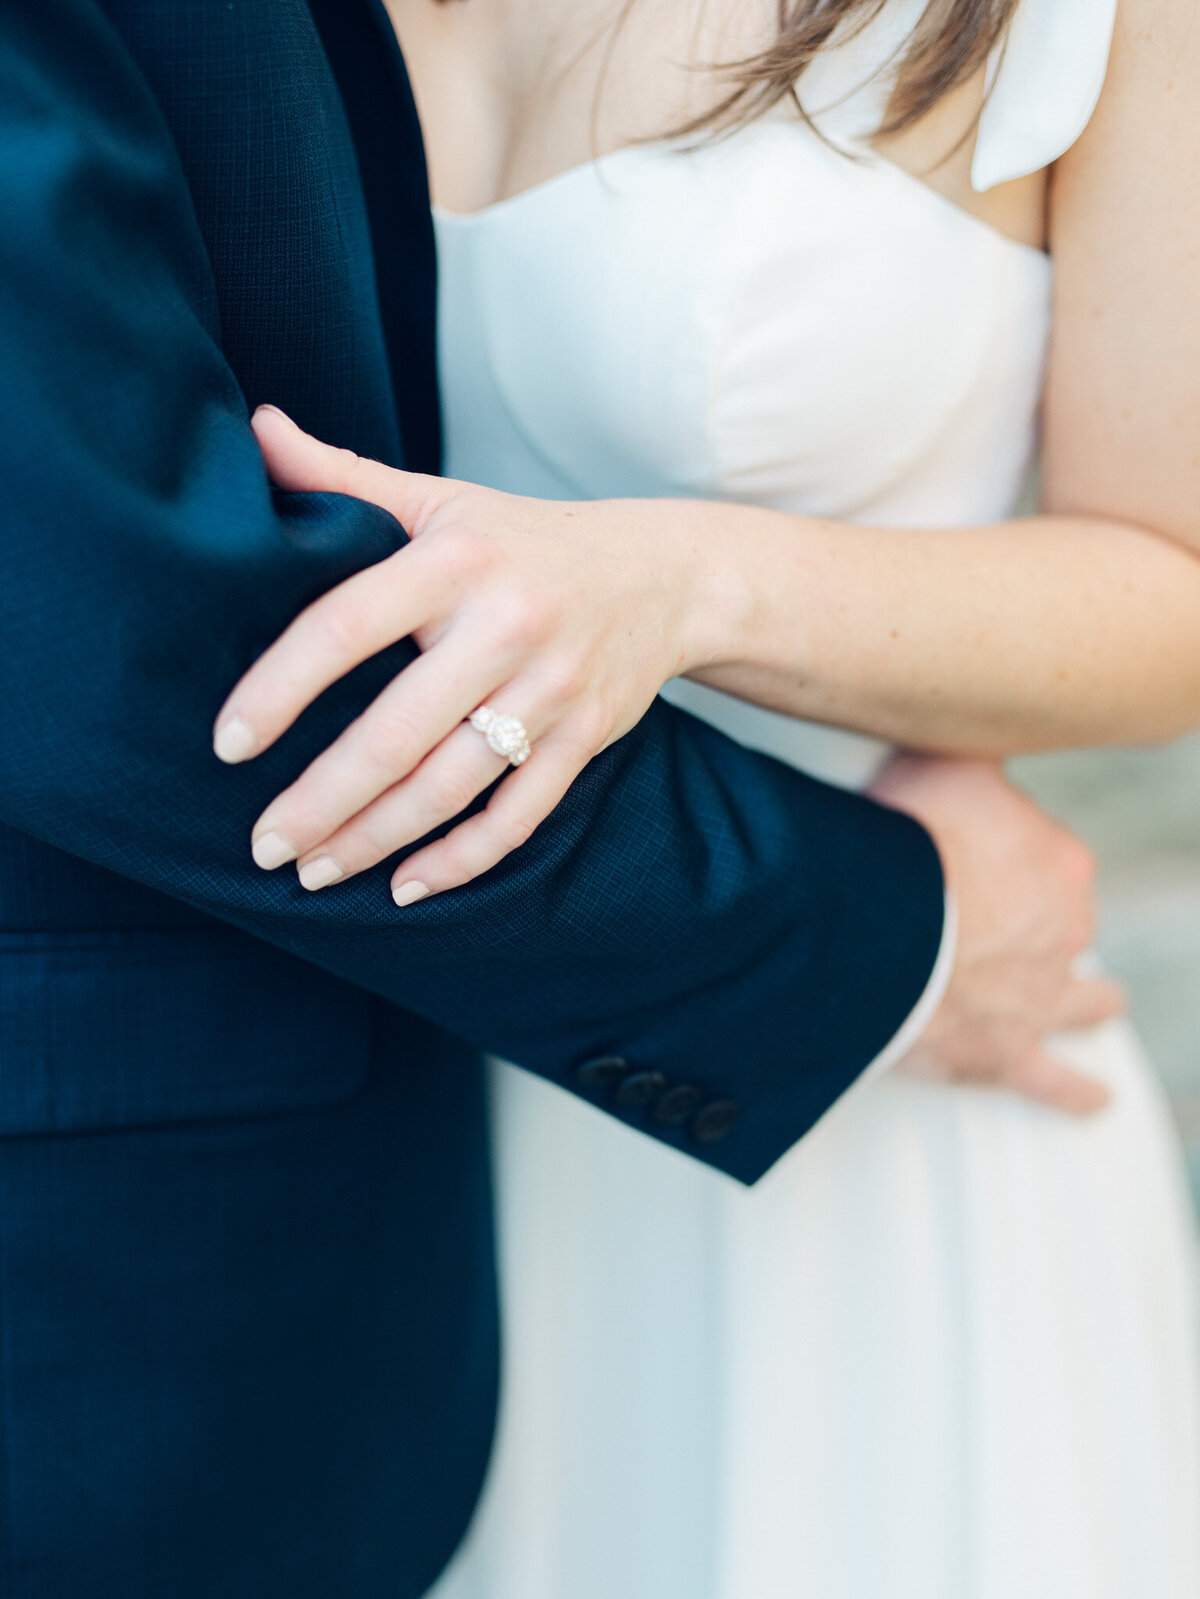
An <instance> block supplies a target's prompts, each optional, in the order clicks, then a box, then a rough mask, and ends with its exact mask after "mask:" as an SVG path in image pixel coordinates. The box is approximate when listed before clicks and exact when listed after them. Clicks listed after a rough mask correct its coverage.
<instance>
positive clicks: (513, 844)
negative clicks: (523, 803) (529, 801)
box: [492, 811, 537, 855]
mask: <svg viewBox="0 0 1200 1599" xmlns="http://www.w3.org/2000/svg"><path fill="white" fill-rule="evenodd" d="M536 827H537V821H536V819H535V818H534V817H532V816H530V815H528V814H527V813H526V812H524V811H513V812H509V813H507V814H505V815H503V816H500V817H497V818H496V820H495V825H494V826H493V829H492V836H493V838H494V839H495V841H496V844H497V845H498V846H499V848H500V849H501V850H502V851H503V852H504V854H506V855H507V854H509V853H510V852H511V851H513V850H515V849H520V848H521V845H522V844H527V843H528V842H529V840H530V838H531V837H532V836H533V833H534V829H535V828H536Z"/></svg>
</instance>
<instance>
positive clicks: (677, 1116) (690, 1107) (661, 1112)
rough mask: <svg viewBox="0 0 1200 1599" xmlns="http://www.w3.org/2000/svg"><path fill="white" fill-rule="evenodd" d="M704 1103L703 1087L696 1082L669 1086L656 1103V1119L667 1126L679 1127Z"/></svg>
mask: <svg viewBox="0 0 1200 1599" xmlns="http://www.w3.org/2000/svg"><path fill="white" fill-rule="evenodd" d="M703 1103H704V1090H703V1089H702V1088H697V1087H696V1085H695V1084H694V1083H680V1084H679V1085H678V1086H677V1087H675V1088H668V1089H667V1091H666V1093H665V1094H664V1095H663V1096H662V1098H661V1099H660V1100H659V1102H658V1104H657V1105H655V1107H654V1119H655V1121H659V1122H662V1123H663V1125H664V1126H666V1127H677V1126H678V1125H679V1123H680V1122H685V1121H687V1119H688V1117H689V1116H691V1115H692V1114H693V1113H694V1112H696V1111H698V1110H699V1109H700V1107H701V1105H703Z"/></svg>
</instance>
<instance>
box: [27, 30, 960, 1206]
mask: <svg viewBox="0 0 1200 1599" xmlns="http://www.w3.org/2000/svg"><path fill="white" fill-rule="evenodd" d="M0 15H3V17H4V20H5V22H6V24H7V25H8V26H7V33H8V36H7V38H6V40H5V48H4V52H3V55H2V57H0V341H2V347H0V457H2V460H3V476H2V480H0V537H2V540H3V575H2V582H0V628H2V637H3V640H4V649H5V659H4V664H5V673H4V690H3V694H2V695H0V817H2V819H3V820H4V821H5V822H6V823H8V824H10V825H12V826H15V827H17V828H19V829H21V830H23V831H25V832H27V833H29V834H32V835H35V836H36V837H38V838H41V839H43V840H45V841H47V842H49V843H51V844H53V845H56V846H58V847H59V848H62V849H65V850H68V851H71V852H72V853H74V854H77V855H80V856H83V857H86V858H87V859H89V860H91V861H94V862H97V863H99V864H101V865H103V866H105V867H108V868H110V869H112V870H114V871H117V872H120V873H123V874H125V875H127V876H129V877H131V878H134V879H137V880H138V881H140V882H143V883H146V884H149V885H151V886H153V887H154V888H156V889H159V890H162V891H164V892H166V893H168V894H171V895H174V896H176V897H178V898H179V899H181V900H185V901H187V902H189V903H191V904H193V905H195V906H198V907H201V908H202V909H203V910H205V911H207V912H210V913H212V914H213V915H215V916H218V917H221V918H223V919H224V920H226V921H227V922H230V923H233V924H234V925H236V926H238V927H241V928H244V929H246V930H247V931H249V932H251V933H253V934H256V935H258V936H260V937H262V938H264V939H268V940H270V941H272V942H273V943H275V944H278V945H280V946H282V947H284V948H285V949H288V950H290V951H293V952H294V953H296V954H297V955H300V956H303V957H305V958H306V959H308V960H310V961H313V962H316V963H318V964H320V965H321V966H324V967H326V968H328V969H329V970H331V971H333V972H336V973H338V974H339V975H341V976H343V977H345V978H348V979H350V980H351V981H352V982H355V983H357V984H360V985H362V986H363V987H366V988H368V989H371V990H374V991H375V992H376V993H378V994H381V995H383V996H384V997H386V998H387V999H389V1000H393V1001H396V1002H398V1003H399V1004H401V1005H404V1006H407V1007H409V1008H411V1009H413V1010H415V1011H418V1012H420V1013H422V1014H424V1015H426V1016H428V1017H430V1018H432V1019H433V1020H435V1021H437V1022H440V1023H442V1024H443V1025H445V1026H447V1027H450V1028H452V1029H453V1030H454V1031H456V1032H458V1033H460V1034H462V1035H465V1036H466V1037H468V1038H470V1039H472V1040H474V1041H475V1042H476V1043H478V1044H480V1045H481V1046H485V1047H487V1048H490V1049H493V1050H496V1051H499V1052H501V1053H503V1054H505V1055H507V1056H509V1057H511V1058H512V1059H514V1060H516V1061H518V1062H520V1063H522V1064H523V1065H525V1066H528V1067H530V1068H532V1069H533V1070H535V1071H537V1072H539V1073H541V1074H542V1075H543V1076H545V1077H547V1078H550V1079H551V1080H553V1081H555V1082H558V1083H560V1084H562V1085H563V1086H565V1087H567V1088H570V1089H573V1090H574V1091H576V1092H580V1093H583V1094H585V1095H587V1096H589V1097H592V1098H593V1099H595V1100H596V1101H597V1102H598V1103H601V1104H603V1105H604V1106H605V1107H606V1108H608V1109H609V1110H611V1111H613V1113H615V1114H616V1115H618V1116H621V1117H623V1118H624V1119H626V1120H628V1121H629V1122H631V1123H633V1124H634V1125H638V1126H642V1127H644V1128H645V1129H646V1130H647V1131H649V1132H651V1133H653V1134H654V1135H655V1136H657V1137H659V1138H660V1139H662V1140H663V1141H664V1142H667V1143H671V1144H674V1145H676V1146H677V1147H679V1148H682V1149H685V1150H687V1151H689V1152H691V1153H693V1154H696V1155H698V1156H700V1157H701V1158H703V1159H706V1160H709V1161H711V1162H712V1163H713V1164H714V1165H717V1166H719V1167H721V1168H722V1169H724V1170H726V1171H728V1172H730V1173H732V1174H734V1175H736V1176H738V1177H740V1178H742V1179H745V1180H753V1179H755V1178H756V1177H758V1176H759V1175H760V1174H761V1173H762V1172H763V1171H764V1170H765V1169H766V1168H767V1167H768V1166H769V1165H770V1164H771V1162H772V1161H773V1160H774V1159H775V1158H776V1157H778V1156H779V1155H780V1154H781V1153H782V1152H783V1151H784V1150H786V1149H787V1148H788V1147H789V1146H790V1145H791V1144H793V1143H794V1142H795V1140H796V1139H798V1138H799V1137H800V1136H801V1135H802V1134H803V1133H804V1132H805V1131H806V1129H807V1128H809V1127H810V1126H811V1125H812V1123H813V1122H814V1121H815V1120H816V1118H817V1117H819V1116H820V1115H821V1114H822V1113H823V1112H824V1111H825V1110H826V1109H827V1108H828V1107H829V1105H830V1104H831V1103H832V1102H833V1101H834V1099H836V1098H837V1096H838V1095H839V1094H840V1093H841V1092H842V1091H843V1090H844V1089H845V1088H846V1087H847V1085H848V1084H849V1083H851V1082H852V1081H853V1080H854V1078H855V1077H856V1076H857V1075H858V1074H859V1073H860V1072H861V1070H862V1069H863V1068H864V1066H865V1065H866V1064H867V1063H868V1062H869V1061H870V1060H871V1059H872V1057H873V1056H875V1055H876V1054H877V1053H878V1052H879V1051H880V1050H881V1049H882V1048H883V1047H884V1046H885V1045H886V1044H887V1042H888V1040H889V1039H890V1038H892V1037H893V1035H894V1034H895V1033H896V1032H897V1030H898V1029H899V1028H900V1026H901V1024H902V1023H903V1022H904V1020H905V1018H906V1017H907V1016H908V1015H909V1013H910V1012H911V1011H912V1010H913V1007H914V1005H915V1004H916V1002H917V1001H918V999H919V997H920V996H921V994H922V991H923V990H924V989H925V987H926V984H927V981H928V979H929V976H930V973H931V970H932V968H933V966H934V961H935V957H936V955H937V951H938V948H939V941H940V939H941V934H942V922H943V887H942V878H941V871H940V867H939V863H938V859H937V855H936V852H935V850H934V848H933V845H932V843H931V842H930V840H929V838H928V837H927V835H926V834H925V833H924V832H923V831H922V830H921V829H920V828H919V827H918V826H917V825H916V824H915V823H913V822H912V821H910V820H908V819H906V818H904V817H902V816H900V815H898V814H896V813H894V812H891V811H887V810H884V809H881V808H879V807H877V806H875V805H873V804H870V803H868V802H867V801H865V800H861V799H858V798H855V797H851V796H848V795H845V794H843V793H840V792H837V791H835V790H833V789H830V788H827V787H824V786H822V785H820V784H818V783H815V782H812V781H809V780H807V779H805V778H804V777H802V776H800V775H798V774H796V773H794V772H792V771H791V770H789V769H786V768H784V767H782V766H780V765H778V764H776V763H774V762H772V761H770V760H767V759H765V758H763V757H761V756H758V755H755V754H751V753H749V752H746V751H744V750H742V749H740V748H739V747H737V746H736V745H734V744H732V743H730V742H728V741H727V740H726V739H724V738H723V737H722V736H721V735H719V734H718V733H716V732H715V731H713V730H711V729H709V728H707V727H706V726H704V725H702V724H700V723H697V722H695V721H694V720H692V719H690V718H688V717H686V716H684V715H682V714H680V713H678V712H676V711H673V710H671V709H670V708H668V707H666V706H665V705H661V704H660V705H658V706H656V707H655V708H654V709H653V710H652V712H651V713H650V714H649V715H648V716H647V718H646V719H645V721H644V722H643V723H642V724H641V726H640V727H639V728H637V730H636V731H635V732H634V733H632V734H631V735H630V736H629V737H628V738H626V739H625V740H623V741H622V742H621V743H620V744H619V745H617V746H615V747H614V748H612V749H611V750H609V751H608V752H607V753H606V754H605V755H604V756H602V757H601V758H600V759H598V760H597V761H595V762H594V763H593V765H592V766H591V767H590V768H589V769H588V771H587V772H586V773H585V775H584V776H583V778H582V779H581V780H580V781H579V783H578V784H577V785H576V787H575V789H574V790H573V791H572V792H571V794H570V795H569V797H568V798H567V800H566V801H565V802H564V803H563V804H562V806H561V807H560V808H559V810H558V811H557V812H556V813H555V815H554V816H553V817H552V818H551V820H550V821H549V822H548V823H547V824H546V825H545V826H544V827H543V828H542V829H541V830H540V831H539V832H538V833H537V834H536V836H535V837H534V839H533V840H532V841H531V842H530V844H529V845H528V846H527V847H526V848H524V849H523V850H521V851H520V852H519V853H518V854H517V855H516V856H515V857H514V858H512V859H510V860H509V861H506V862H505V863H504V865H503V866H502V867H500V868H499V869H497V870H496V871H494V872H493V873H491V874H489V875H488V876H487V877H486V878H485V879H483V880H481V881H479V882H477V883H474V884H472V885H471V886H470V887H469V888H466V889H463V890H460V891H457V892H454V893H450V894H446V895H444V896H440V897H438V898H436V899H434V900H432V901H429V902H426V903H424V904H421V905H417V906H415V907H413V908H410V909H409V910H407V911H398V910H397V909H396V907H395V906H394V905H393V904H392V901H391V899H390V897H389V895H388V892H387V887H386V880H385V879H384V878H383V877H381V876H380V875H379V874H377V873H372V874H369V875H367V876H366V877H364V878H362V879H359V880H356V881H354V882H353V883H350V884H349V885H347V886H346V887H345V888H344V889H340V890H338V891H337V892H336V893H329V894H321V895H309V894H306V893H304V892H303V891H302V890H301V889H300V888H299V887H298V886H297V884H296V883H295V881H294V879H293V878H291V876H290V874H288V875H287V876H286V877H285V876H282V875H281V876H276V877H265V876H264V875H263V874H261V873H260V872H258V871H257V870H256V869H255V868H254V867H253V865H252V864H251V862H250V858H249V853H248V847H247V841H248V836H249V829H250V825H251V823H252V822H253V820H254V818H255V816H256V815H257V814H258V812H259V811H260V810H261V808H262V807H263V805H264V804H265V802H266V801H267V800H268V799H269V798H270V797H271V796H272V795H273V794H275V793H277V792H278V791H279V789H280V788H281V787H282V786H283V785H284V784H285V783H286V782H287V781H288V780H289V779H290V778H291V777H293V776H294V775H295V774H296V773H297V772H298V771H299V770H300V769H301V768H302V767H303V766H304V765H305V764H306V763H307V761H308V760H309V759H311V758H312V756H313V755H314V754H315V753H316V752H317V751H318V750H319V749H321V748H322V747H324V746H325V745H327V744H328V743H329V742H330V740H331V738H332V737H333V736H334V735H335V733H336V732H337V731H338V730H340V729H341V728H342V727H343V726H344V725H345V724H346V723H347V722H348V721H349V720H350V719H351V718H352V717H353V716H354V715H355V714H357V713H358V712H359V711H360V710H361V709H362V707H363V706H364V705H365V704H366V703H367V702H368V701H369V700H370V699H371V698H373V697H374V695H375V694H376V693H377V692H378V690H379V689H380V687H381V686H382V685H383V683H384V682H385V681H386V680H387V679H388V678H389V677H390V676H391V675H393V674H394V673H395V671H396V670H397V668H398V666H400V665H401V664H402V663H403V660H404V659H405V656H404V654H403V652H401V651H391V652H388V653H387V654H386V655H384V656H381V657H380V658H378V659H377V660H375V661H374V662H372V663H370V664H369V665H368V666H367V667H366V668H364V669H363V670H361V671H360V672H359V673H356V674H355V675H354V676H353V677H351V678H350V679H349V680H347V681H346V682H345V683H343V684H341V685H339V686H338V687H336V688H335V689H333V690H331V691H330V692H329V693H328V694H327V695H326V696H324V698H323V699H322V700H321V702H320V703H319V704H318V705H317V706H316V707H315V708H314V709H313V711H312V712H311V713H310V714H309V715H308V716H307V717H305V718H304V719H303V721H302V723H301V724H300V726H299V727H298V728H297V729H296V730H295V731H294V732H293V734H292V735H290V736H289V737H288V738H287V739H285V740H284V741H283V742H282V744H281V745H280V747H279V748H277V749H276V750H273V751H271V752H270V753H269V754H268V755H266V756H264V757H263V758H262V759H260V760H259V761H256V762H254V763H252V764H251V765H249V766H247V767H243V768H239V769H237V770H233V771H231V770H228V769H226V768H223V767H220V766H219V765H218V764H217V763H216V761H215V760H214V758H213V756H212V752H211V748H210V744H209V737H210V727H211V722H212V718H213V715H214V713H215V711H216V709H217V707H218V706H219V704H220V703H221V700H222V698H223V696H224V694H225V693H226V692H227V691H228V689H229V687H230V686H231V684H232V683H233V682H234V681H235V680H236V678H237V677H238V676H239V674H240V673H241V672H242V671H243V670H244V669H245V667H246V665H247V664H248V663H249V661H250V660H251V659H252V658H253V657H254V655H255V654H256V652H257V651H258V650H260V649H261V648H262V647H263V646H264V645H265V644H266V643H267V642H268V641H269V640H270V639H272V638H273V637H275V636H276V635H277V634H278V633H279V631H280V630H281V628H282V627H283V626H284V625H285V624H286V623H287V621H288V620H289V619H290V618H291V617H292V616H293V615H294V614H295V613H296V612H297V611H298V610H299V609H300V608H301V607H302V606H303V605H304V604H305V603H307V602H308V601H310V600H311V599H312V598H313V597H315V595H317V594H318V593H320V592H322V591H324V590H325V589H327V588H328V587H330V586H331V585H332V584H334V583H336V582H338V581H340V580H341V579H342V578H344V577H346V576H347V575H348V574H349V573H351V572H353V571H355V570H357V569H360V568H362V567H364V566H367V565H369V564H371V563H372V562H374V561H376V560H378V559H380V558H381V557H383V556H385V555H387V554H388V553H390V552H391V551H392V550H393V549H394V548H395V547H396V546H397V543H398V542H399V541H400V540H402V538H403V534H402V532H401V530H400V529H399V527H398V526H397V524H395V523H394V522H393V521H392V520H391V519H390V518H389V517H388V516H387V515H386V514H384V513H382V512H380V511H377V510H375V509H374V508H373V507H370V506H368V505H365V504H363V503H360V502H358V501H351V500H346V499H340V498H337V497H319V496H306V497H296V498H291V499H282V500H277V501H273V500H272V497H271V494H270V492H269V490H268V486H267V483H266V480H265V475H264V472H263V469H262V465H261V462H260V458H259V454H258V450H257V447H256V445H255V442H254V440H253V437H252V435H251V433H250V431H249V429H248V427H247V422H246V415H245V409H244V405H243V402H242V399H241V396H240V394H239V391H238V388H237V385H236V383H235V381H234V379H233V377H232V375H231V373H230V371H229V370H228V368H227V366H226V365H225V363H224V361H223V360H222V357H221V355H220V352H219V348H218V345H217V343H216V340H215V335H214V329H213V327H212V325H211V322H210V320H209V319H208V312H207V309H206V308H207V307H209V306H210V305H211V303H212V297H211V293H210V284H209V281H208V275H207V274H208V267H207V261H206V256H205V252H204V248H203V244H202V241H201V239H200V237H199V234H198V229H197V226H196V222H195V218H194V216H193V213H192V210H191V205H190V201H189V197H188V193H187V189H186V186H185V183H184V179H183V177H182V174H181V171H180V169H179V166H178V164H177V161H176V158H175V154H174V150H173V147H172V145H171V142H170V139H169V137H168V136H167V134H166V132H165V129H164V128H163V126H162V124H161V121H160V118H159V116H158V112H157V109H156V106H155V104H154V101H153V99H152V97H151V96H150V95H149V93H148V91H146V90H145V88H144V86H143V85H142V82H141V80H140V78H139V77H138V75H137V73H136V71H135V69H134V68H133V66H132V64H131V63H130V62H129V60H128V59H127V57H126V56H125V54H124V52H123V50H122V49H121V47H120V45H119V42H118V41H117V40H116V38H115V37H114V36H113V35H112V34H111V32H110V31H109V30H108V28H107V26H106V25H105V24H104V23H103V22H102V21H101V20H100V17H99V12H98V11H97V10H96V9H95V8H94V7H93V6H91V5H90V4H86V3H82V0H78V3H77V0H43V3H40V4H39V5H37V6H33V5H21V6H17V5H15V4H12V3H11V0H0ZM598 1057H599V1058H607V1059H609V1060H611V1059H613V1058H615V1059H616V1060H617V1061H619V1062H621V1063H622V1064H618V1065H612V1064H609V1065H595V1064H593V1065H591V1066H588V1065H587V1063H588V1062H589V1061H590V1062H595V1060H596V1059H597V1058H598ZM668 1089H676V1090H680V1092H676V1093H674V1094H671V1093H669V1092H667V1090H668ZM687 1089H694V1092H686V1091H683V1090H687Z"/></svg>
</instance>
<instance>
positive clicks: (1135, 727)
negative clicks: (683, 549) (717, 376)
mask: <svg viewBox="0 0 1200 1599" xmlns="http://www.w3.org/2000/svg"><path fill="white" fill-rule="evenodd" d="M691 509H692V511H693V513H694V514H695V515H697V516H698V529H697V531H698V537H697V538H696V540H695V546H694V547H695V554H696V559H697V560H699V561H701V562H702V564H703V566H704V570H705V577H706V579H707V582H706V585H705V586H704V589H703V591H704V592H705V593H706V594H707V596H708V598H707V601H706V605H707V622H706V638H707V640H708V648H707V654H706V659H705V661H704V663H703V664H701V665H700V666H698V667H697V668H695V669H693V670H692V672H691V673H690V675H691V676H692V677H694V678H696V679H697V680H699V681H701V682H705V683H708V684H710V685H712V686H713V687H716V688H720V689H723V690H725V691H726V692H727V693H730V694H735V695H737V696H738V697H740V698H743V699H747V700H752V701H754V702H756V703H758V704H761V705H766V706H769V707H770V708H772V709H775V710H780V711H784V712H786V713H788V714H790V715H793V716H800V717H805V718H808V719H812V720H816V721H822V722H829V723H833V724H836V725H838V726H843V727H851V728H855V729H858V730H860V731H862V732H867V733H873V734H876V735H878V736H880V737H884V738H887V739H889V740H891V741H893V742H895V743H899V744H904V745H908V746H910V747H913V748H920V749H930V750H940V751H953V752H963V753H965V752H972V753H987V754H1010V753H1015V752H1017V751H1020V750H1034V749H1047V748H1057V747H1066V746H1070V745H1084V744H1106V743H1131V742H1137V743H1147V742H1155V741H1158V740H1161V739H1166V738H1170V737H1173V736H1174V735H1176V734H1178V733H1181V732H1183V731H1186V730H1187V729H1189V728H1191V727H1193V726H1196V725H1200V558H1198V557H1197V556H1195V555H1193V554H1192V553H1191V552H1189V551H1188V550H1186V549H1185V548H1184V547H1183V546H1182V545H1180V544H1178V543H1176V542H1174V541H1172V540H1170V539H1167V538H1164V537H1160V536H1159V535H1157V534H1154V533H1151V532H1147V531H1144V530H1142V529H1139V528H1136V527H1133V526H1130V525H1128V524H1125V523H1119V522H1115V521H1114V522H1109V521H1104V520H1101V519H1098V518H1092V517H1067V516H1048V515H1046V516H1033V517H1028V518H1025V519H1021V520H1017V521H1011V522H1005V523H1000V524H996V525H993V526H982V527H966V528H961V527H960V528H946V529H934V530H897V529H890V528H889V529H877V528H867V527H857V526H854V525H848V524H844V523H832V522H822V521H818V520H815V519H811V518H804V517H795V516H789V515H785V514H783V513H778V512H773V511H762V510H756V509H748V508H745V507H736V506H730V505H706V506H704V507H703V508H697V507H693V508H691ZM694 525H696V524H694Z"/></svg>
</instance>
